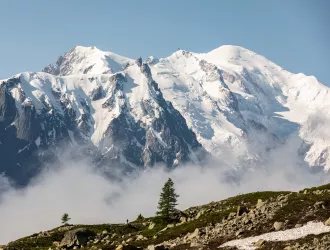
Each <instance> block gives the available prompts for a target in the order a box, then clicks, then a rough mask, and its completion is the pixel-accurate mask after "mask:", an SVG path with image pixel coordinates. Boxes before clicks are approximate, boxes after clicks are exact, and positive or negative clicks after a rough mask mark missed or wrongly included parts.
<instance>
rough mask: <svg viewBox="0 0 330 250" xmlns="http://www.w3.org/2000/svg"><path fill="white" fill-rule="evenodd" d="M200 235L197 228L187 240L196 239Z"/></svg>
mask: <svg viewBox="0 0 330 250" xmlns="http://www.w3.org/2000/svg"><path fill="white" fill-rule="evenodd" d="M199 235H200V230H199V229H198V228H196V229H195V231H194V232H193V233H192V234H190V235H189V237H188V239H189V240H191V239H194V238H198V237H199Z"/></svg>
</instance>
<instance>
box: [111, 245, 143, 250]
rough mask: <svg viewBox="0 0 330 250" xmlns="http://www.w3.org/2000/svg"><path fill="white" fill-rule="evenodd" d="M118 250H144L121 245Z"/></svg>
mask: <svg viewBox="0 0 330 250" xmlns="http://www.w3.org/2000/svg"><path fill="white" fill-rule="evenodd" d="M116 250H142V248H140V247H136V246H132V245H119V246H118V247H116Z"/></svg>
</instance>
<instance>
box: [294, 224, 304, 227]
mask: <svg viewBox="0 0 330 250" xmlns="http://www.w3.org/2000/svg"><path fill="white" fill-rule="evenodd" d="M302 226H303V225H302V224H299V223H298V224H296V225H295V226H294V227H295V228H299V227H302Z"/></svg>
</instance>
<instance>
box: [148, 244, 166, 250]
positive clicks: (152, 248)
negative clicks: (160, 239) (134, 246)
mask: <svg viewBox="0 0 330 250" xmlns="http://www.w3.org/2000/svg"><path fill="white" fill-rule="evenodd" d="M147 249H148V250H167V248H166V247H165V246H163V245H160V246H154V245H150V246H148V248H147Z"/></svg>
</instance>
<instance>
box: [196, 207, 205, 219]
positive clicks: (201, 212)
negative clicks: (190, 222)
mask: <svg viewBox="0 0 330 250" xmlns="http://www.w3.org/2000/svg"><path fill="white" fill-rule="evenodd" d="M204 213H205V210H204V209H202V210H200V211H199V212H198V214H197V215H196V217H195V218H196V219H199V217H201V216H202V215H203V214H204Z"/></svg>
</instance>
